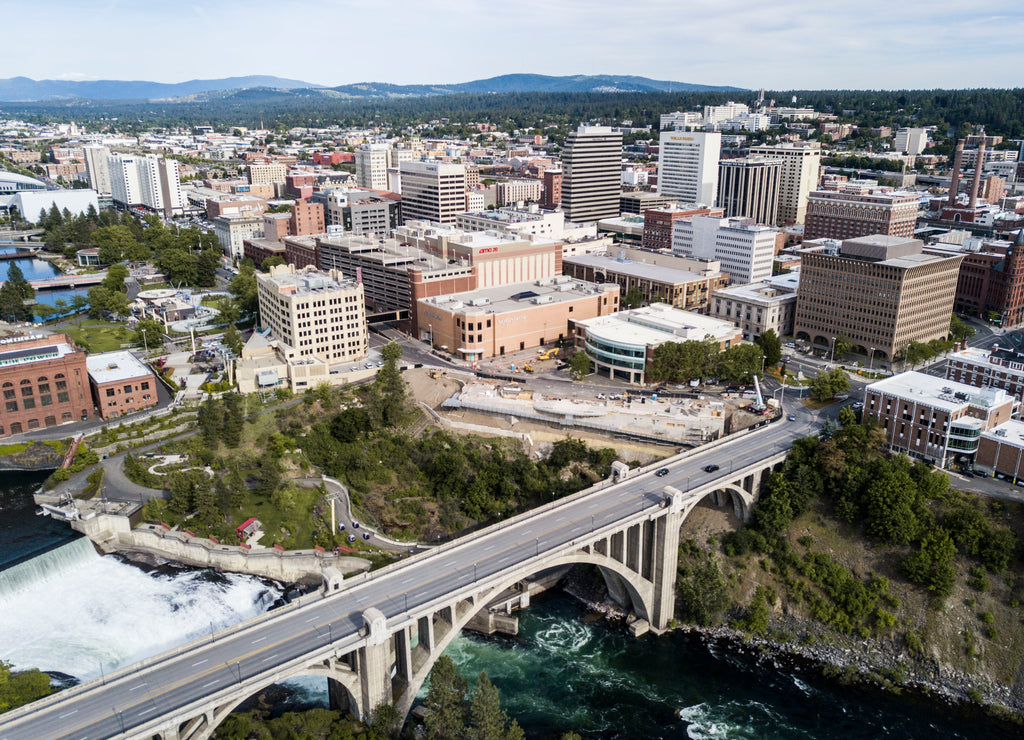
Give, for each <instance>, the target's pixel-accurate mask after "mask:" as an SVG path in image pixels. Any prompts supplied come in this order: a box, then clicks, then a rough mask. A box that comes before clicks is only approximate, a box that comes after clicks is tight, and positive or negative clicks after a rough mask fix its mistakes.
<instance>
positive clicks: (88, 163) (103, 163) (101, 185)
mask: <svg viewBox="0 0 1024 740" xmlns="http://www.w3.org/2000/svg"><path fill="white" fill-rule="evenodd" d="M82 157H83V159H85V175H86V177H87V178H88V180H89V187H90V188H92V189H93V190H95V191H96V192H97V193H99V194H100V195H110V194H111V192H112V191H111V189H110V162H109V159H110V148H109V147H105V146H98V145H92V146H85V147H82Z"/></svg>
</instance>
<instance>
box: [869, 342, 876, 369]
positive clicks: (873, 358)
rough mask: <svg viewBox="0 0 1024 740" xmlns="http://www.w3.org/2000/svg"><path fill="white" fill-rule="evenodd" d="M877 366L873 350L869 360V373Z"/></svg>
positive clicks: (873, 349) (872, 349)
mask: <svg viewBox="0 0 1024 740" xmlns="http://www.w3.org/2000/svg"><path fill="white" fill-rule="evenodd" d="M874 366H875V348H874V347H872V348H871V357H869V358H868V372H869V373H870V372H871V369H872V368H873V367H874Z"/></svg>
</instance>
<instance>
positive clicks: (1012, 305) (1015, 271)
mask: <svg viewBox="0 0 1024 740" xmlns="http://www.w3.org/2000/svg"><path fill="white" fill-rule="evenodd" d="M969 241H970V242H971V243H970V248H964V247H960V246H957V245H952V244H942V243H936V244H932V245H930V246H928V247H926V250H927V251H928V252H931V253H932V254H941V255H943V256H951V255H958V254H959V255H963V263H962V264H961V265H960V277H959V279H958V280H957V285H956V299H955V301H954V304H953V305H954V309H955V310H956V311H958V312H960V313H967V314H971V315H972V316H981V317H982V318H992V319H995V320H996V321H997V323H999V325H1000V326H1003V327H1008V326H1016V325H1018V324H1021V323H1024V229H1021V230H1020V231H1018V232H1017V235H1016V237H1014V240H1013V241H1012V242H1009V241H1004V240H994V239H986V240H980V239H971V240H969Z"/></svg>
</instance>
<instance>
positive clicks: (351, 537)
mask: <svg viewBox="0 0 1024 740" xmlns="http://www.w3.org/2000/svg"><path fill="white" fill-rule="evenodd" d="M348 541H349V543H352V542H355V541H356V536H355V535H354V534H350V535H349V536H348Z"/></svg>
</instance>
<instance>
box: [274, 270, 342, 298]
mask: <svg viewBox="0 0 1024 740" xmlns="http://www.w3.org/2000/svg"><path fill="white" fill-rule="evenodd" d="M289 267H290V265H275V266H274V267H273V268H272V269H271V271H270V274H268V275H258V276H257V279H258V280H259V281H261V282H264V283H270V284H271V285H272V286H273V287H275V288H277V292H278V293H286V294H290V295H305V294H307V293H323V292H328V291H334V290H353V289H355V287H356V283H355V281H350V280H344V281H341V280H338V276H339V275H340V273H339V272H338V271H337V270H333V271H332V273H333V274H332V273H327V272H321V271H320V270H317V269H315V268H311V267H305V268H303V269H301V270H295V271H294V272H293V271H292V270H289V269H288V268H289ZM293 269H294V268H293Z"/></svg>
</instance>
